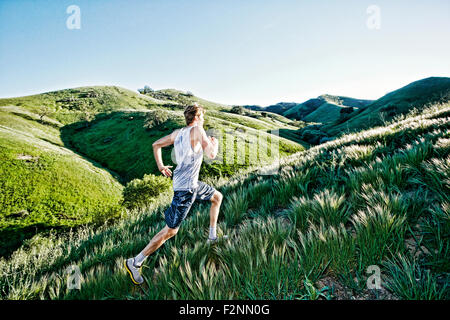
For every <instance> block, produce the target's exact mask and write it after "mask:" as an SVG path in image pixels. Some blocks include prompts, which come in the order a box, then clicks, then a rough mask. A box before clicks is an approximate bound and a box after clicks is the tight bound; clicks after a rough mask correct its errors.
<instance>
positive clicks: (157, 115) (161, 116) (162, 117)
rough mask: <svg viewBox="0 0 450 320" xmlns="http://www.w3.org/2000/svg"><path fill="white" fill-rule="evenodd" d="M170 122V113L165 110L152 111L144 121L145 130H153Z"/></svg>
mask: <svg viewBox="0 0 450 320" xmlns="http://www.w3.org/2000/svg"><path fill="white" fill-rule="evenodd" d="M167 120H169V113H168V112H166V111H164V110H152V111H149V112H147V115H146V116H145V120H144V128H145V129H146V130H150V129H151V128H153V127H155V126H158V125H160V124H163V123H164V122H166V121H167Z"/></svg>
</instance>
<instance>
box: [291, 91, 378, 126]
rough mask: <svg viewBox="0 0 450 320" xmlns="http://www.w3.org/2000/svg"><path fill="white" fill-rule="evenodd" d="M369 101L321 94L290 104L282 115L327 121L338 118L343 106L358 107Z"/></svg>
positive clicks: (313, 120) (305, 119)
mask: <svg viewBox="0 0 450 320" xmlns="http://www.w3.org/2000/svg"><path fill="white" fill-rule="evenodd" d="M371 102H372V100H363V99H355V98H349V97H344V96H333V95H329V94H323V95H321V96H319V97H317V98H314V99H309V100H308V101H305V102H303V103H299V104H297V105H295V106H292V107H291V108H289V109H287V110H285V111H284V112H283V113H282V115H283V116H285V117H287V118H291V119H297V120H302V121H312V122H318V123H327V122H333V121H335V120H336V119H338V118H339V111H340V109H341V108H343V107H352V108H355V109H360V108H364V107H365V106H366V105H368V104H369V103H371ZM315 111H317V113H314V112H315ZM309 115H311V116H309ZM322 117H324V118H322Z"/></svg>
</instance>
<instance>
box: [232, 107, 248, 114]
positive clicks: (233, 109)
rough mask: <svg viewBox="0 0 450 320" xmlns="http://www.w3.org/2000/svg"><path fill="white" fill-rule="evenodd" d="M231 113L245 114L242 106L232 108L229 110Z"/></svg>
mask: <svg viewBox="0 0 450 320" xmlns="http://www.w3.org/2000/svg"><path fill="white" fill-rule="evenodd" d="M230 112H231V113H236V114H244V113H245V108H244V107H242V106H234V107H233V108H231V111H230Z"/></svg>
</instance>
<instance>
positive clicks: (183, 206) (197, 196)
mask: <svg viewBox="0 0 450 320" xmlns="http://www.w3.org/2000/svg"><path fill="white" fill-rule="evenodd" d="M215 191H216V189H215V188H214V187H212V186H210V185H209V184H206V183H204V182H202V181H198V187H197V188H195V189H193V190H176V191H174V194H173V199H172V203H171V204H170V206H169V207H168V208H167V210H166V211H165V213H164V216H165V220H166V223H167V226H168V227H169V228H172V229H175V228H178V227H179V226H180V224H181V222H182V221H183V220H184V219H185V218H186V216H187V214H188V212H189V210H190V209H191V206H192V204H193V203H194V202H195V200H203V201H208V200H211V197H212V196H213V194H214V192H215Z"/></svg>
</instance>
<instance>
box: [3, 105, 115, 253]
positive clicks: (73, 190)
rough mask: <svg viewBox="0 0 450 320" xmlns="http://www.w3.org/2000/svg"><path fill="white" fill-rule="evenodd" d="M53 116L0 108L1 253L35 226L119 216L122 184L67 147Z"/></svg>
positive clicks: (41, 228) (70, 224) (42, 227)
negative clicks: (46, 117)
mask: <svg viewBox="0 0 450 320" xmlns="http://www.w3.org/2000/svg"><path fill="white" fill-rule="evenodd" d="M59 126H62V124H60V123H58V122H56V121H48V122H42V123H41V122H40V121H39V117H38V116H37V115H35V114H33V113H31V112H29V111H28V110H25V109H24V108H23V107H17V106H16V107H0V158H1V160H2V161H1V162H0V190H1V192H0V207H1V212H0V239H1V240H0V255H4V254H6V253H7V252H9V251H10V250H11V249H12V248H16V247H17V246H19V245H20V244H21V243H22V241H23V239H26V238H29V237H31V236H33V235H34V234H35V233H36V231H37V230H39V231H44V230H49V229H51V228H68V227H73V226H77V225H80V224H85V223H96V222H103V221H105V220H107V219H109V218H115V217H118V216H120V208H118V202H119V201H120V199H121V197H122V195H121V194H122V188H123V186H122V185H121V184H120V183H118V182H117V181H116V179H115V177H114V175H113V173H111V172H109V171H107V170H105V168H103V167H101V166H100V165H99V164H98V163H96V162H95V161H92V160H90V159H85V158H84V157H81V156H80V155H78V154H76V153H74V152H73V151H71V150H70V149H67V148H66V147H65V146H64V144H63V142H62V141H61V139H60V136H59V129H58V127H59Z"/></svg>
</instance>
